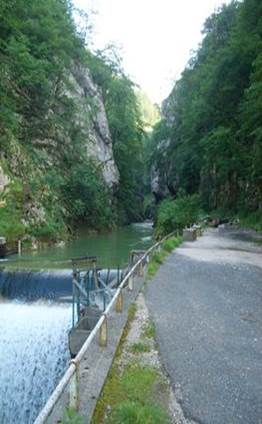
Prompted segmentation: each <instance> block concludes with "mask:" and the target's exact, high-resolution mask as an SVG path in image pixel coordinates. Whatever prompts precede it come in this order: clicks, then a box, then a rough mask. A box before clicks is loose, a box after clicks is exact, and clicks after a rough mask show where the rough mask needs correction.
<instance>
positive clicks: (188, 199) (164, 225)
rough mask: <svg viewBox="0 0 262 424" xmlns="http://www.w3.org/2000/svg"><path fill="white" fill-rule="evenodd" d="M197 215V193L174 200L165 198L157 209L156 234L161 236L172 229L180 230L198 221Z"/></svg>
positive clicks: (198, 211) (198, 213) (198, 209)
mask: <svg viewBox="0 0 262 424" xmlns="http://www.w3.org/2000/svg"><path fill="white" fill-rule="evenodd" d="M199 215H200V207H199V198H198V196H197V195H192V196H183V197H179V198H177V199H176V200H173V199H165V200H163V202H162V203H161V204H160V206H159V208H158V211H157V219H156V235H157V237H162V236H164V235H166V234H168V233H171V232H172V231H174V230H182V229H183V228H184V227H186V226H189V225H192V224H193V223H194V222H196V221H198V218H199Z"/></svg>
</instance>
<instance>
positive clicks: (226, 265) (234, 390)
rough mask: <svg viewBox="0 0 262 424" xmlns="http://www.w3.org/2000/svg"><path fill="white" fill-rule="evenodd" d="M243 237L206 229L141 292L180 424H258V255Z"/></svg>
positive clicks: (261, 265) (261, 330)
mask: <svg viewBox="0 0 262 424" xmlns="http://www.w3.org/2000/svg"><path fill="white" fill-rule="evenodd" d="M248 238H249V234H246V233H245V234H240V233H238V232H232V231H231V232H228V231H226V230H223V229H212V230H208V231H207V232H206V233H205V234H204V236H202V237H201V238H199V239H198V240H197V241H195V242H187V243H184V244H183V245H181V247H180V248H179V249H177V250H176V251H175V252H174V253H172V254H171V255H170V256H169V258H168V259H167V261H166V262H165V264H164V265H162V266H161V267H160V269H159V271H158V273H157V275H156V276H155V278H154V279H153V280H152V281H151V282H150V283H149V284H148V286H147V289H146V292H145V299H146V304H147V306H148V308H149V312H150V315H151V318H152V319H153V321H154V323H155V325H156V336H157V342H158V344H159V350H160V355H161V358H162V362H163V365H164V367H165V369H166V371H167V373H168V374H169V377H170V381H171V384H172V387H173V389H174V393H175V397H176V399H177V400H178V402H179V405H180V407H181V410H182V413H183V417H184V418H183V420H182V419H181V421H179V422H181V423H182V422H183V423H191V422H192V423H201V424H202V423H203V424H261V423H262V257H261V252H262V249H261V247H259V245H258V244H255V243H251V242H249V241H246V240H245V239H248Z"/></svg>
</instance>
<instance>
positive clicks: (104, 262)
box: [6, 222, 152, 269]
mask: <svg viewBox="0 0 262 424" xmlns="http://www.w3.org/2000/svg"><path fill="white" fill-rule="evenodd" d="M151 244H152V223H150V222H144V223H137V224H136V223H134V224H131V225H128V226H126V227H120V228H117V229H115V230H114V231H112V232H105V233H100V234H90V233H88V231H87V230H86V229H84V228H83V229H81V230H79V231H78V236H77V237H76V238H75V239H74V240H72V241H70V242H67V243H65V244H63V245H60V246H51V247H50V246H49V247H45V248H43V249H40V250H38V251H29V252H24V253H23V254H22V256H21V257H20V258H19V257H18V255H13V256H11V257H10V259H9V261H8V262H7V263H6V265H7V266H12V267H15V268H29V269H43V268H48V269H50V268H51V269H52V268H67V267H70V266H71V263H70V259H71V258H74V257H78V256H84V255H91V256H97V258H98V265H99V266H100V267H102V268H107V267H111V268H116V267H117V266H120V267H122V266H124V264H126V263H127V262H128V255H129V252H130V250H132V249H147V248H148V247H150V245H151Z"/></svg>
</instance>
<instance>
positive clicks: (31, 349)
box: [0, 223, 153, 424]
mask: <svg viewBox="0 0 262 424" xmlns="http://www.w3.org/2000/svg"><path fill="white" fill-rule="evenodd" d="M152 243H153V241H152V226H151V225H150V224H148V223H144V224H133V225H131V226H129V227H125V228H120V229H117V230H115V231H114V232H112V233H110V234H109V233H105V234H100V235H88V234H87V233H86V232H84V231H82V232H81V234H80V236H79V237H78V238H77V239H76V240H73V241H71V242H69V243H66V244H65V245H64V246H62V247H52V248H46V249H43V250H41V251H38V252H28V253H25V254H24V255H22V257H21V258H18V257H17V256H13V257H12V258H11V261H10V262H9V264H11V265H12V268H16V269H17V268H23V269H24V268H28V269H47V268H59V267H61V266H62V267H64V266H66V265H67V266H68V264H67V263H66V262H65V261H67V260H68V259H70V258H72V257H77V256H82V255H85V254H89V255H96V256H97V257H98V259H99V265H100V266H101V267H111V268H114V267H116V266H117V265H119V266H123V265H124V264H125V263H127V261H128V254H129V251H130V250H131V249H146V248H147V247H149V246H150V245H151V244H152ZM13 275H14V278H15V273H14V274H13ZM70 325H71V307H70V306H68V305H61V304H57V303H54V302H47V301H45V302H43V301H37V302H33V303H32V302H31V303H27V302H21V301H18V300H12V301H10V300H7V299H5V300H3V299H2V301H1V297H0V335H1V337H0V423H1V424H13V423H19V424H32V423H33V421H34V419H35V418H36V416H37V414H38V412H39V411H40V409H41V408H42V406H43V405H44V403H45V402H46V400H47V399H48V397H49V395H50V394H51V392H52V391H53V389H54V387H55V385H56V384H57V382H58V381H59V379H60V378H61V376H62V374H63V372H64V371H65V368H66V366H67V363H68V360H69V351H68V340H67V337H68V331H69V328H70Z"/></svg>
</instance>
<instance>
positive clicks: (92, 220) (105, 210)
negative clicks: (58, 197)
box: [62, 160, 113, 229]
mask: <svg viewBox="0 0 262 424" xmlns="http://www.w3.org/2000/svg"><path fill="white" fill-rule="evenodd" d="M62 197H63V201H64V204H65V207H66V209H67V211H68V213H69V216H70V217H71V221H72V222H73V223H75V222H77V223H79V222H84V223H86V224H87V225H88V226H89V227H90V228H95V229H101V228H103V229H106V228H109V227H110V225H111V223H112V221H113V217H112V207H111V204H110V196H109V195H108V193H107V191H106V189H105V185H104V182H103V177H102V174H101V171H100V169H99V167H98V166H97V165H96V164H95V163H94V162H93V161H91V160H86V161H85V162H84V163H81V162H80V163H76V164H74V165H73V166H72V168H71V172H70V174H68V176H67V177H66V178H65V180H64V183H63V185H62Z"/></svg>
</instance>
